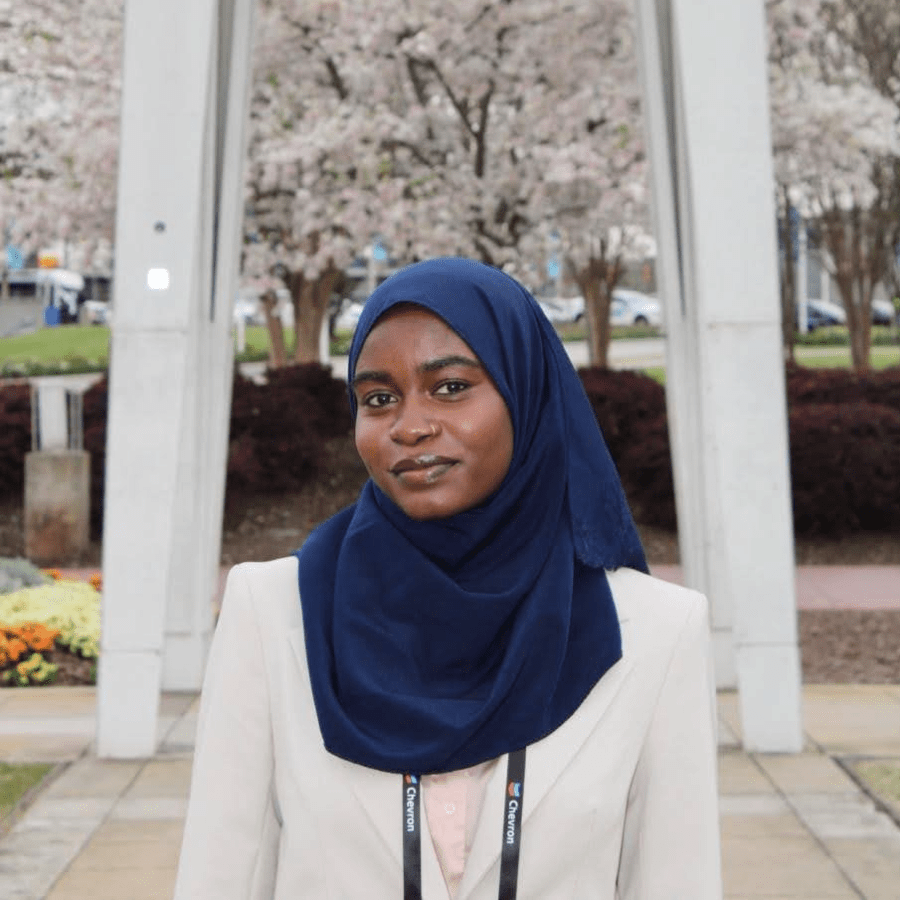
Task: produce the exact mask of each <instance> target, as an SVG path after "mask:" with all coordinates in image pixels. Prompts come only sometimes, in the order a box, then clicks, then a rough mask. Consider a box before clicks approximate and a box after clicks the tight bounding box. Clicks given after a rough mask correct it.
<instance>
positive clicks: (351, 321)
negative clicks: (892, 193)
mask: <svg viewBox="0 0 900 900" xmlns="http://www.w3.org/2000/svg"><path fill="white" fill-rule="evenodd" d="M362 311H363V304H362V303H359V302H358V301H356V300H350V301H347V300H346V299H345V301H344V303H343V305H342V307H341V310H340V312H339V313H338V314H337V316H335V319H334V328H335V330H336V331H350V332H353V331H356V325H357V323H358V322H359V317H360V316H361V315H362Z"/></svg>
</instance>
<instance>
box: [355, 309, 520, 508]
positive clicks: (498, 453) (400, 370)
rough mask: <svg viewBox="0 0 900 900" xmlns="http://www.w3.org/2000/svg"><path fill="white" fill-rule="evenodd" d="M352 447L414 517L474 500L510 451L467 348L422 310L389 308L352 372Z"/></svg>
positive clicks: (502, 471)
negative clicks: (353, 424) (353, 432)
mask: <svg viewBox="0 0 900 900" xmlns="http://www.w3.org/2000/svg"><path fill="white" fill-rule="evenodd" d="M353 390H354V394H355V396H356V402H357V405H358V411H357V415H356V449H357V450H358V451H359V455H360V456H361V457H362V461H363V463H364V464H365V466H366V469H368V471H369V475H370V476H371V477H372V480H373V481H374V482H375V484H377V485H378V487H380V488H381V490H382V491H384V493H385V494H387V496H388V497H390V498H391V500H393V501H394V503H396V504H397V506H399V507H400V508H401V509H402V510H403V511H404V512H405V513H406V514H407V515H408V516H409V517H410V518H411V519H417V520H426V519H440V518H445V517H447V516H452V515H455V514H456V513H459V512H463V511H464V510H467V509H471V508H472V507H474V506H477V505H478V504H479V503H481V502H482V501H484V500H486V499H487V498H488V497H489V496H490V495H491V494H492V493H494V491H496V490H497V488H498V487H500V483H501V482H502V481H503V478H504V476H505V475H506V472H507V470H508V469H509V464H510V461H511V460H512V453H513V428H512V421H511V419H510V417H509V411H508V410H507V408H506V404H505V403H504V402H503V398H502V397H501V396H500V393H499V392H498V391H497V388H496V387H494V383H493V381H492V380H491V378H490V376H489V375H488V373H487V372H486V371H485V369H484V368H483V367H482V365H481V362H480V361H479V359H478V357H477V356H476V355H475V354H474V353H473V352H472V350H471V349H470V348H469V345H468V344H466V342H465V341H464V340H463V339H462V338H461V337H459V335H458V334H456V332H455V331H453V330H452V329H450V328H449V327H448V326H447V325H446V324H445V323H444V322H443V321H442V320H441V319H439V318H438V317H437V316H435V315H433V314H432V313H430V312H428V311H427V310H424V309H421V308H419V307H414V306H403V307H399V308H397V309H396V310H390V311H388V312H387V313H386V314H385V315H384V316H383V317H382V318H381V319H379V321H378V322H377V323H376V324H375V326H374V327H373V328H372V330H371V331H370V332H369V334H368V336H367V337H366V340H365V343H364V344H363V347H362V350H361V351H360V354H359V358H358V359H357V362H356V374H355V377H354V379H353Z"/></svg>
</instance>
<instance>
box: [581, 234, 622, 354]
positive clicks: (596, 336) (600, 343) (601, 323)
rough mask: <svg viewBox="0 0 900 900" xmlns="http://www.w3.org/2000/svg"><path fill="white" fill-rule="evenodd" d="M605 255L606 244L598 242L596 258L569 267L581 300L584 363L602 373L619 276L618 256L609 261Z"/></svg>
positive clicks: (592, 257) (620, 258) (619, 264)
mask: <svg viewBox="0 0 900 900" xmlns="http://www.w3.org/2000/svg"><path fill="white" fill-rule="evenodd" d="M606 254H607V244H606V241H601V242H600V251H599V254H598V255H595V256H591V257H590V258H589V259H588V261H587V264H586V265H584V266H582V267H580V268H578V267H574V266H573V267H572V268H573V271H574V273H575V281H576V282H577V283H578V287H579V289H580V290H581V294H582V296H583V297H584V318H585V321H586V323H587V345H588V360H589V361H590V364H591V365H592V366H600V367H602V368H604V369H608V368H609V341H610V338H611V337H612V327H611V326H610V324H609V308H610V305H611V304H612V293H613V290H614V289H615V287H616V285H617V284H618V283H619V278H620V276H621V274H622V257H621V255H617V256H615V257H613V258H612V259H609V257H608V256H607V255H606Z"/></svg>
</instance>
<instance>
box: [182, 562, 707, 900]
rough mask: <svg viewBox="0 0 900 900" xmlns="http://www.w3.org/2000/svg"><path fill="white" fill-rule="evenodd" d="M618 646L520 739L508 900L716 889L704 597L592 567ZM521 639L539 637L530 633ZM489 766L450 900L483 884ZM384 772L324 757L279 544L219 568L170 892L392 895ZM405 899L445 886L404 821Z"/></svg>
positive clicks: (628, 898) (212, 899)
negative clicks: (520, 779)
mask: <svg viewBox="0 0 900 900" xmlns="http://www.w3.org/2000/svg"><path fill="white" fill-rule="evenodd" d="M609 582H610V586H611V588H612V592H613V597H614V599H615V603H616V607H617V609H618V612H619V619H620V622H621V626H622V640H623V657H622V659H621V660H619V662H617V663H616V664H615V665H614V666H613V667H612V668H611V669H610V670H609V671H608V672H607V673H606V674H605V675H604V676H603V678H602V679H601V680H600V682H599V683H598V684H597V685H596V686H595V687H594V689H593V690H592V691H591V693H590V694H589V695H588V697H587V698H586V699H585V701H584V702H583V703H582V704H581V706H580V707H579V708H578V710H577V711H576V712H575V713H574V714H573V715H572V716H571V717H570V718H569V719H568V720H567V721H566V722H565V723H564V724H563V725H561V726H560V727H559V728H558V729H557V730H556V731H554V732H553V733H552V734H550V735H549V736H548V737H546V738H544V739H543V740H541V741H538V742H537V743H535V744H533V745H532V746H530V747H529V748H528V756H527V761H526V778H525V787H524V798H523V802H524V813H523V815H524V824H523V831H522V839H521V854H520V862H519V892H518V897H519V898H521V900H557V898H558V900H563V898H565V900H616V898H617V900H718V898H720V897H721V883H720V856H719V835H718V814H717V790H716V729H715V719H714V717H715V693H714V687H713V680H712V676H711V660H710V643H709V628H708V623H707V606H706V600H705V598H704V597H703V596H702V595H700V594H697V593H695V592H693V591H689V590H686V589H684V588H680V587H677V586H675V585H671V584H668V583H666V582H663V581H659V580H657V579H654V578H651V577H649V576H647V575H643V574H641V573H638V572H635V571H633V570H630V569H619V570H617V571H615V572H610V573H609ZM534 649H535V652H536V653H540V652H541V650H540V647H535V648H534ZM505 777H506V760H505V758H504V759H501V761H500V764H499V765H497V766H495V767H494V771H493V776H492V777H491V779H490V781H489V783H488V786H487V793H486V795H485V800H484V806H483V808H482V812H481V818H480V820H479V823H478V827H477V831H476V834H475V840H474V845H473V848H472V851H471V854H470V856H469V858H468V861H467V863H466V870H465V874H464V876H463V879H462V882H461V884H460V887H459V891H458V894H457V900H493V898H496V897H497V892H498V888H499V878H500V875H499V860H500V849H501V839H502V831H503V829H502V827H501V825H502V824H503V823H502V815H503V792H504V780H505ZM401 790H402V787H401V776H399V775H394V774H388V773H385V772H379V771H375V770H372V769H368V768H365V767H364V766H359V765H355V764H353V763H349V762H346V761H344V760H342V759H339V758H337V757H335V756H332V755H331V754H329V753H328V752H326V751H325V749H324V747H323V746H322V740H321V737H320V734H319V729H318V723H317V719H316V712H315V708H314V706H313V698H312V693H311V689H310V682H309V676H308V673H307V666H306V652H305V645H304V636H303V621H302V617H301V612H300V600H299V596H298V588H297V560H296V558H294V557H289V558H286V559H278V560H274V561H272V562H266V563H244V564H242V565H239V566H236V567H235V568H234V569H232V570H231V573H230V574H229V577H228V583H227V587H226V590H225V596H224V599H223V604H222V612H221V615H220V618H219V622H218V625H217V627H216V632H215V637H214V640H213V644H212V648H211V652H210V658H209V663H208V666H207V671H206V677H205V681H204V685H203V693H202V701H201V712H200V721H199V725H198V734H197V745H196V752H195V757H194V768H193V775H192V782H191V792H190V802H189V806H188V813H187V820H186V823H185V830H184V841H183V845H182V850H181V859H180V863H179V870H178V877H177V885H176V889H175V900H326V898H327V900H362V898H365V900H382V898H383V900H401V898H402V896H403V866H402V861H403V855H402V854H403V851H402V825H403V822H402V808H401ZM422 827H423V830H424V833H423V839H422V896H423V900H439V898H440V900H447V896H448V895H447V889H446V887H445V884H444V880H443V877H442V875H441V870H440V865H439V863H438V860H437V857H436V855H435V852H434V847H433V844H432V842H431V840H430V839H429V837H428V834H427V828H428V825H427V819H426V817H424V816H423V817H422Z"/></svg>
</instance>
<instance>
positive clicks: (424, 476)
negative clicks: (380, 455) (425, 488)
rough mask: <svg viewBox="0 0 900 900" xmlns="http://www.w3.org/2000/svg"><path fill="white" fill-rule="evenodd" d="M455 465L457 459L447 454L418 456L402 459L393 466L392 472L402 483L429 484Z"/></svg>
mask: <svg viewBox="0 0 900 900" xmlns="http://www.w3.org/2000/svg"><path fill="white" fill-rule="evenodd" d="M455 465H456V460H455V459H448V458H447V457H445V456H417V457H415V458H409V459H403V460H400V462H398V463H397V464H396V465H395V466H393V467H392V468H391V474H393V475H394V477H395V478H397V479H398V480H399V481H400V482H401V483H402V484H407V485H411V486H412V485H428V484H431V483H432V482H434V481H437V480H438V479H439V478H440V477H441V476H442V475H444V474H445V473H447V472H449V471H450V469H452V468H453V466H455Z"/></svg>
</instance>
